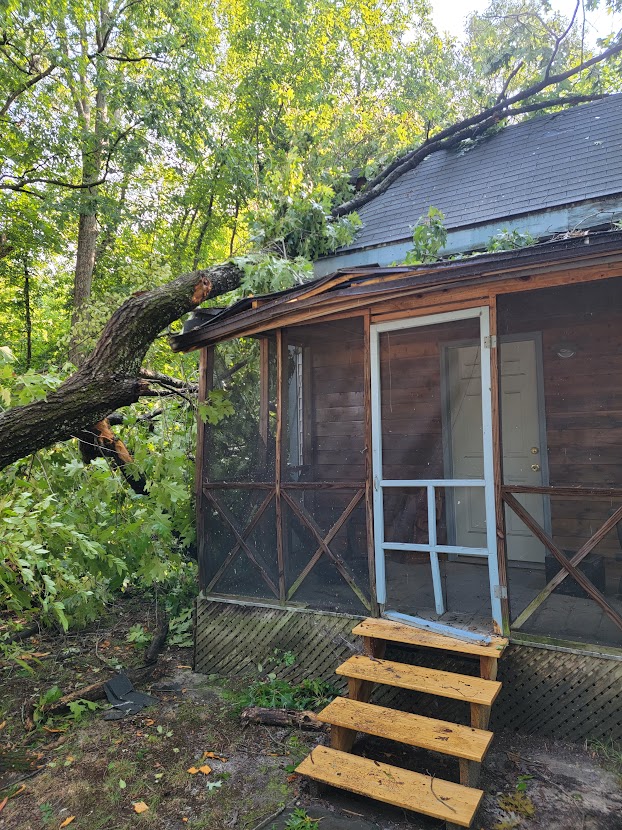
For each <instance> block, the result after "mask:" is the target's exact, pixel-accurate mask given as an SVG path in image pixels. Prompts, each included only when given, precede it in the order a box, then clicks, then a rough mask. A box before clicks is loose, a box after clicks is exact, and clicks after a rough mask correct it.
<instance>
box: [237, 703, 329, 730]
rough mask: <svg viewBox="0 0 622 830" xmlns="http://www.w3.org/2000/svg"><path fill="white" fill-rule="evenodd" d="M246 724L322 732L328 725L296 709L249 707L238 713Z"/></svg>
mask: <svg viewBox="0 0 622 830" xmlns="http://www.w3.org/2000/svg"><path fill="white" fill-rule="evenodd" d="M240 719H241V720H242V721H245V722H246V723H248V722H250V723H263V724H265V725H266V726H295V727H297V728H298V729H310V730H313V731H314V732H322V731H324V730H325V729H328V725H327V724H326V723H324V722H323V721H321V720H318V717H317V715H316V714H315V712H299V711H298V710H296V709H268V708H264V707H263V706H249V707H248V708H247V709H244V710H243V711H242V712H241V713H240Z"/></svg>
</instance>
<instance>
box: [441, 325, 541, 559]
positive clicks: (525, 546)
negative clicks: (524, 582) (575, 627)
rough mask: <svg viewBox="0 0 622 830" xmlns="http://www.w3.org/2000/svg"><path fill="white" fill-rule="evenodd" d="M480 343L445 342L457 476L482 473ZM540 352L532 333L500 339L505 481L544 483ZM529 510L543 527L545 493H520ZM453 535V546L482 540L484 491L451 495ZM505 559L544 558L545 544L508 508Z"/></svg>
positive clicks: (452, 461) (452, 453)
mask: <svg viewBox="0 0 622 830" xmlns="http://www.w3.org/2000/svg"><path fill="white" fill-rule="evenodd" d="M479 354H480V351H479V345H465V346H449V347H448V348H447V355H446V358H447V359H446V365H447V372H448V378H449V382H448V384H447V388H448V389H450V390H451V394H450V395H449V398H450V399H449V401H448V403H449V407H448V409H449V414H448V417H449V424H448V426H449V430H448V432H449V434H450V436H451V437H450V447H449V458H448V459H447V461H448V466H449V467H450V469H451V470H452V475H453V476H454V477H455V478H467V477H472V476H475V475H477V474H480V475H481V474H482V472H483V469H484V460H483V456H482V453H481V449H480V447H481V444H479V443H478V441H477V428H478V416H477V411H478V407H479V396H480V395H481V383H480V380H479V378H480V374H481V367H480V361H479ZM537 359H538V352H537V348H536V341H535V340H534V339H533V338H527V339H524V340H512V341H509V342H502V343H501V346H500V362H501V399H502V404H501V420H502V438H503V476H504V481H505V483H506V484H517V485H520V484H524V485H529V486H532V487H537V486H540V485H541V484H542V483H543V470H542V466H543V460H542V459H543V451H544V450H545V448H544V447H541V446H540V435H541V434H542V430H541V424H540V412H541V410H542V407H541V406H540V405H539V403H540V402H539V399H538V398H539V384H538V375H537ZM519 498H520V501H521V502H522V503H523V504H524V505H525V507H526V508H527V510H529V512H530V513H531V515H532V516H533V517H534V518H535V519H536V521H538V523H539V524H540V525H542V526H545V507H544V497H543V496H538V495H527V496H520V497H519ZM452 506H453V528H452V531H453V535H454V538H455V542H456V544H457V545H469V546H471V545H473V546H475V545H478V544H480V545H481V544H483V542H484V541H485V539H486V522H485V510H484V504H483V500H482V494H481V493H478V492H476V491H473V490H470V491H462V490H456V491H454V494H453V505H452ZM506 522H507V525H506V535H507V553H508V559H510V560H512V561H523V562H544V556H545V550H544V546H543V545H542V544H541V543H540V542H539V541H538V540H537V539H536V538H535V537H534V536H533V534H531V533H530V532H529V530H528V529H527V528H526V527H525V525H524V524H523V523H522V522H521V521H520V520H519V519H518V517H517V516H515V515H514V513H513V512H512V511H507V512H506Z"/></svg>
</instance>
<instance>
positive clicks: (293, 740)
mask: <svg viewBox="0 0 622 830" xmlns="http://www.w3.org/2000/svg"><path fill="white" fill-rule="evenodd" d="M287 749H288V750H289V754H290V755H291V758H292V760H291V762H290V763H289V764H287V765H286V767H285V772H287V773H289V774H291V773H292V772H295V771H296V767H297V766H298V764H299V763H300V762H301V761H302V759H303V758H304V757H305V755H307V753H308V752H309V747H308V746H307V745H306V744H305V743H304V741H301V740H300V738H299V737H298V735H290V736H289V738H288V739H287Z"/></svg>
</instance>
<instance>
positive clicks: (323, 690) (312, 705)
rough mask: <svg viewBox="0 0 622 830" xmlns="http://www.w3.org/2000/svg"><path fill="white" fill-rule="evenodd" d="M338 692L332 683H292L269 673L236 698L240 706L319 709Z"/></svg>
mask: <svg viewBox="0 0 622 830" xmlns="http://www.w3.org/2000/svg"><path fill="white" fill-rule="evenodd" d="M338 694H339V692H338V690H337V689H336V688H335V686H333V685H332V683H328V682H327V681H325V680H319V679H314V680H311V679H308V678H307V679H305V680H303V681H302V683H298V684H296V685H292V684H291V683H288V682H287V680H279V679H278V678H277V677H276V675H275V674H269V675H268V677H267V679H266V680H258V681H256V682H255V683H252V684H251V685H250V686H249V688H248V690H247V691H246V692H243V693H242V694H241V695H240V696H239V698H238V704H239V706H240V707H242V708H243V707H245V706H262V707H265V708H268V709H300V710H304V709H320V708H322V707H323V706H326V705H327V704H328V703H330V701H331V700H332V699H333V698H334V697H336V696H337V695H338Z"/></svg>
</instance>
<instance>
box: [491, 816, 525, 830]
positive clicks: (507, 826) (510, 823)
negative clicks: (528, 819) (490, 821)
mask: <svg viewBox="0 0 622 830" xmlns="http://www.w3.org/2000/svg"><path fill="white" fill-rule="evenodd" d="M519 824H520V819H518V818H506V819H504V820H503V821H500V822H498V823H497V824H495V825H494V827H493V828H492V830H515V828H516V827H518V825H519Z"/></svg>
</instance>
